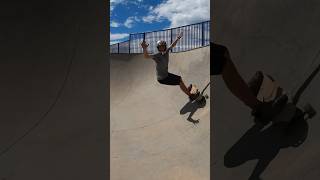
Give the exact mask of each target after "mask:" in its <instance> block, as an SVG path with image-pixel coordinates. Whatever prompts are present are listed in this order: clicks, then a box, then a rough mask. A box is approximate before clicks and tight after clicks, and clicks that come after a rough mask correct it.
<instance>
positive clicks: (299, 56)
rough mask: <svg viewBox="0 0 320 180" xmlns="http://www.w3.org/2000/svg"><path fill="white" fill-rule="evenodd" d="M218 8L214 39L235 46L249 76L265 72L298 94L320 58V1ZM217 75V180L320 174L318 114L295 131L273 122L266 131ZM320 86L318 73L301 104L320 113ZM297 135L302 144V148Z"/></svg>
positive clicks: (219, 4)
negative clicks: (285, 130)
mask: <svg viewBox="0 0 320 180" xmlns="http://www.w3.org/2000/svg"><path fill="white" fill-rule="evenodd" d="M212 11H213V13H214V25H213V31H214V34H213V36H214V39H215V41H216V43H220V44H224V45H226V46H227V47H228V48H229V50H230V53H231V57H232V59H233V61H234V63H235V65H236V66H237V68H238V70H239V72H240V74H241V75H242V76H243V77H244V79H245V80H249V78H250V77H251V76H252V75H253V74H254V73H255V71H257V70H262V71H264V72H266V73H268V74H271V75H272V76H273V77H274V78H275V79H276V80H277V81H279V83H280V84H281V86H282V87H284V88H285V90H287V91H289V93H291V94H294V93H295V92H296V90H297V89H298V87H299V86H300V85H301V84H302V83H303V82H304V80H305V78H306V76H307V75H308V74H310V73H311V71H312V70H314V69H315V68H316V66H318V65H319V63H320V57H319V56H318V55H317V53H318V51H319V50H320V35H319V32H320V24H319V19H320V2H319V1H315V0H308V1H304V2H302V1H298V0H293V1H285V0H280V1H276V0H271V1H269V0H268V1H267V0H262V1H252V0H249V1H238V0H231V1H228V2H227V1H223V0H216V1H214V9H213V10H212ZM212 79H213V83H214V88H212V89H211V90H212V92H211V94H213V104H214V108H213V111H212V120H211V121H213V122H214V124H213V127H214V128H213V129H212V132H213V136H212V137H213V142H214V143H213V145H212V147H213V159H214V161H213V162H212V163H213V167H212V169H213V171H212V173H213V175H212V176H213V179H215V180H234V179H237V180H246V179H249V177H250V176H251V179H264V180H277V179H279V180H280V179H281V180H301V179H308V180H309V179H310V180H314V179H319V178H320V168H319V167H320V145H319V135H320V134H319V128H320V119H319V115H317V116H315V117H314V118H313V119H310V120H308V121H306V122H304V123H303V124H301V125H300V126H298V129H297V131H296V133H294V134H292V136H285V135H284V134H283V133H282V131H281V130H279V129H277V128H273V127H269V128H266V129H264V130H261V129H259V128H257V127H256V126H254V123H253V118H252V116H251V115H250V109H249V108H247V107H246V106H244V104H243V103H241V102H240V101H239V100H238V99H236V98H235V97H234V96H233V95H232V94H231V93H230V91H229V90H228V89H227V88H226V86H225V84H224V82H223V81H222V79H221V77H219V76H215V77H212ZM319 90H320V75H317V76H316V77H315V78H314V79H313V81H312V82H311V83H310V85H309V86H308V87H307V88H306V89H305V91H304V92H303V94H302V96H301V98H300V101H299V103H298V105H302V104H304V103H310V104H312V105H313V106H314V107H315V109H316V110H317V111H319V110H320V98H319V96H318V92H319ZM299 136H300V137H299ZM299 138H300V140H302V144H299V145H297V144H296V143H297V141H298V140H299ZM301 138H302V139H301ZM300 143H301V142H300ZM258 162H259V163H258Z"/></svg>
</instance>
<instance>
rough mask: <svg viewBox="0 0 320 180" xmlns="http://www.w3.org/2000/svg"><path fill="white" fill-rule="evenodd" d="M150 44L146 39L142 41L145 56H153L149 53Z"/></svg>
mask: <svg viewBox="0 0 320 180" xmlns="http://www.w3.org/2000/svg"><path fill="white" fill-rule="evenodd" d="M148 46H149V44H147V43H146V41H145V40H143V41H142V43H141V47H142V49H143V55H144V58H152V57H151V56H150V55H149V53H148V50H147V48H148Z"/></svg>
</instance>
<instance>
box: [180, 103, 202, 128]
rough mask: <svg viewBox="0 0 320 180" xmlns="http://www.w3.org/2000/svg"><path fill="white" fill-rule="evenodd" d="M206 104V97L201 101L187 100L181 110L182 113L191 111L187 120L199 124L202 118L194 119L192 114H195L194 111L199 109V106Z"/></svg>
mask: <svg viewBox="0 0 320 180" xmlns="http://www.w3.org/2000/svg"><path fill="white" fill-rule="evenodd" d="M205 106H206V99H205V98H203V100H201V101H198V102H197V101H189V102H187V104H185V105H184V106H183V107H182V108H181V110H180V114H181V115H183V114H186V113H188V112H189V113H190V114H189V116H188V118H187V120H188V121H189V122H192V123H193V124H197V123H199V121H200V119H193V118H192V116H193V115H194V113H195V112H196V111H197V110H198V109H199V108H203V107H205Z"/></svg>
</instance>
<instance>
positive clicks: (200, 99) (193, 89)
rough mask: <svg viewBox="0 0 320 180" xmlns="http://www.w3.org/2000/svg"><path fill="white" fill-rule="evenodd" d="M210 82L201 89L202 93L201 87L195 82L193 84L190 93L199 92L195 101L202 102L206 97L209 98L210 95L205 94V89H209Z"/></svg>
mask: <svg viewBox="0 0 320 180" xmlns="http://www.w3.org/2000/svg"><path fill="white" fill-rule="evenodd" d="M209 84H210V83H208V84H207V85H206V87H205V88H204V89H203V90H202V91H201V93H200V92H199V89H198V88H197V86H196V85H195V84H192V87H191V90H190V93H191V94H198V96H197V98H196V99H195V100H194V101H197V102H200V101H202V100H204V99H208V98H209V96H208V95H207V94H204V91H205V90H206V89H207V87H208V86H209Z"/></svg>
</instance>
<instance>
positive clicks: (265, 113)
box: [210, 42, 281, 124]
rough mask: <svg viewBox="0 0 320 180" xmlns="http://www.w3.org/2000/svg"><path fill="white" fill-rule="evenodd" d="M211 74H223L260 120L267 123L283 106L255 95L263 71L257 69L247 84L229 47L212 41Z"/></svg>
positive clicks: (227, 82)
mask: <svg viewBox="0 0 320 180" xmlns="http://www.w3.org/2000/svg"><path fill="white" fill-rule="evenodd" d="M210 66H211V67H210V74H211V75H222V78H223V80H224V82H225V84H226V86H227V88H228V89H229V90H230V91H231V93H232V94H233V95H235V96H236V97H237V98H238V99H240V100H241V101H242V102H243V103H244V104H245V105H247V106H248V107H250V108H251V110H252V112H251V114H252V115H253V116H254V117H256V118H257V120H258V121H259V122H262V123H263V124H267V123H268V122H269V121H270V120H271V118H272V117H273V116H274V115H275V114H277V113H278V112H279V111H280V110H281V107H279V105H277V104H274V103H273V102H261V101H259V100H258V99H257V97H256V96H255V95H256V94H257V91H259V87H260V85H261V83H262V76H263V75H262V72H261V71H257V72H256V74H255V76H254V77H253V78H252V79H251V80H250V81H249V83H248V84H247V83H246V82H245V81H244V80H243V78H242V77H241V76H240V74H239V73H238V71H237V69H236V67H235V65H234V64H233V62H232V60H231V57H230V54H229V51H228V49H227V48H226V47H225V46H223V45H219V44H216V43H214V42H210Z"/></svg>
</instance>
